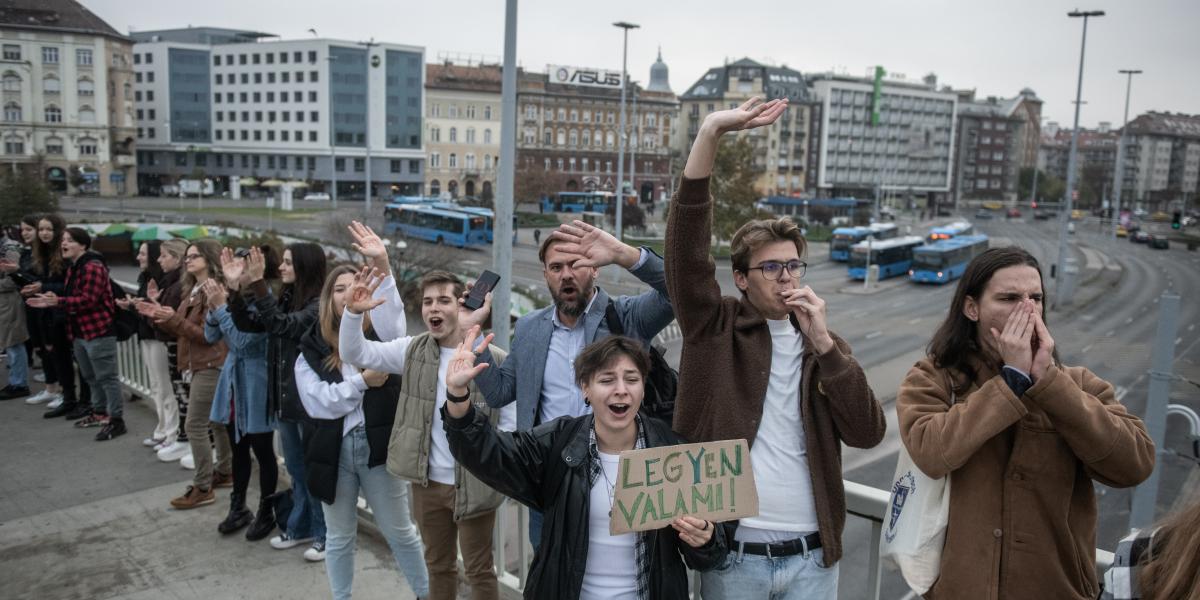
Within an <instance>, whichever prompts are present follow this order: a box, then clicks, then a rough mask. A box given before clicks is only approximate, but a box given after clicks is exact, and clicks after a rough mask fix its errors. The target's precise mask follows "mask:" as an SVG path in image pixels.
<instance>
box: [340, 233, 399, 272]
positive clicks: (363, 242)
mask: <svg viewBox="0 0 1200 600" xmlns="http://www.w3.org/2000/svg"><path fill="white" fill-rule="evenodd" d="M347 229H349V230H350V237H353V238H354V242H353V243H352V244H350V246H351V247H352V248H354V251H355V252H358V253H359V254H361V255H363V257H365V258H367V259H368V260H370V261H371V265H372V266H374V267H375V268H376V269H379V272H380V273H382V274H384V275H387V274H388V273H390V272H391V264H390V263H388V255H387V246H385V245H383V240H382V239H380V237H379V236H378V235H376V234H375V232H374V231H373V230H372V229H371V228H370V227H369V226H367V225H364V224H362V223H360V222H358V221H352V222H351V223H350V225H349V226H348V227H347Z"/></svg>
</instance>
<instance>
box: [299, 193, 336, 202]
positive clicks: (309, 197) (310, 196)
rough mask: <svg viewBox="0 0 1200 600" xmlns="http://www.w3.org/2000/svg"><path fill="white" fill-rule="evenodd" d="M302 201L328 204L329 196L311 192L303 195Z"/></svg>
mask: <svg viewBox="0 0 1200 600" xmlns="http://www.w3.org/2000/svg"><path fill="white" fill-rule="evenodd" d="M304 199H305V200H310V201H315V202H329V201H330V200H331V198H330V197H329V194H326V193H325V192H313V193H311V194H305V195H304Z"/></svg>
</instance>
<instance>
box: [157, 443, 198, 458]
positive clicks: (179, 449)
mask: <svg viewBox="0 0 1200 600" xmlns="http://www.w3.org/2000/svg"><path fill="white" fill-rule="evenodd" d="M191 453H192V447H191V445H189V444H188V443H187V442H181V441H179V440H176V441H175V442H173V443H172V444H171V445H170V446H167V447H166V448H163V449H162V450H159V451H158V460H161V461H163V462H176V461H178V460H179V459H181V458H183V457H184V455H185V454H191Z"/></svg>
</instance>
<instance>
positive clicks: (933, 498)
mask: <svg viewBox="0 0 1200 600" xmlns="http://www.w3.org/2000/svg"><path fill="white" fill-rule="evenodd" d="M951 390H953V387H951ZM950 405H951V406H953V405H954V392H953V391H951V393H950ZM949 517H950V476H949V475H947V476H946V477H943V478H941V479H934V478H932V477H930V476H928V475H926V474H925V473H923V472H921V469H919V468H918V467H917V465H916V463H914V462H913V460H912V457H911V456H909V454H908V449H907V448H905V446H904V444H903V443H901V444H900V457H899V460H898V461H897V463H896V473H895V475H893V476H892V495H891V498H890V499H889V501H888V514H887V515H885V516H884V528H883V533H882V535H880V536H879V557H880V559H881V560H883V564H885V565H888V567H889V568H890V569H892V570H893V571H894V570H896V569H899V570H900V574H901V575H902V576H903V577H904V581H905V583H907V584H908V586H909V587H910V588H912V590H913V591H914V592H916V593H918V594H922V595H923V594H925V593H926V592H928V591H929V588H931V587H933V583H934V582H935V581H937V578H938V575H939V574H940V573H941V568H942V549H943V548H944V547H945V545H946V525H947V523H948V522H949Z"/></svg>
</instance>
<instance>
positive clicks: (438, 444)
mask: <svg viewBox="0 0 1200 600" xmlns="http://www.w3.org/2000/svg"><path fill="white" fill-rule="evenodd" d="M440 350H441V355H440V356H439V357H438V378H437V390H436V392H435V394H436V398H437V400H436V405H435V406H434V407H433V426H432V433H433V443H432V444H431V446H433V447H432V448H430V450H429V478H430V479H432V480H434V481H436V482H438V483H444V484H446V485H454V455H453V454H450V442H449V440H447V439H446V430H445V429H443V428H442V406H445V404H446V369H447V368H448V367H449V366H450V359H451V358H452V357H453V356H454V352H455V351H456V350H457V348H446V347H442V348H440Z"/></svg>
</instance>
